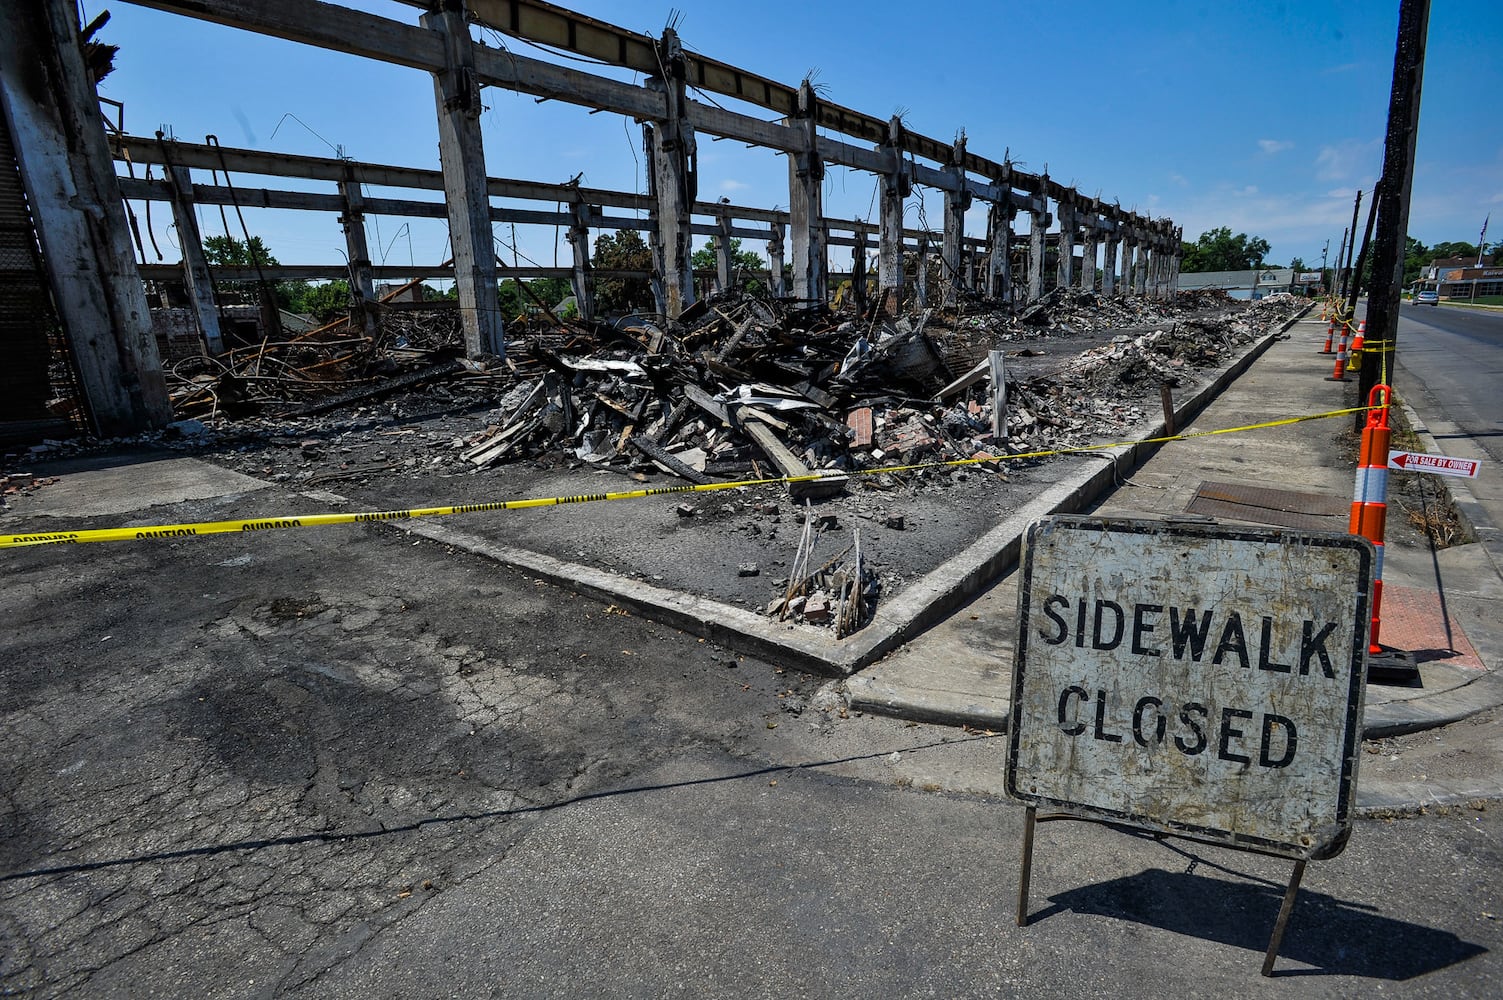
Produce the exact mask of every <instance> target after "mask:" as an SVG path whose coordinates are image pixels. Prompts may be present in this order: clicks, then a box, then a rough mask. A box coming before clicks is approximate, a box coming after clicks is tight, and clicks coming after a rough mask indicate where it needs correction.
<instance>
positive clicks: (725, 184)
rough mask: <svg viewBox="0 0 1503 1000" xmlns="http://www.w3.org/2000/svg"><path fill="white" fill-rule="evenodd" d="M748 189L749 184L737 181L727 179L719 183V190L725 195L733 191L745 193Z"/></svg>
mask: <svg viewBox="0 0 1503 1000" xmlns="http://www.w3.org/2000/svg"><path fill="white" fill-rule="evenodd" d="M749 187H751V185H750V184H746V183H743V182H741V181H738V180H732V179H731V178H729V177H727V178H726V179H725V180H723V181H721V182H720V190H722V191H724V192H726V193H727V194H730V193H731V192H734V191H745V190H746V189H747V188H749Z"/></svg>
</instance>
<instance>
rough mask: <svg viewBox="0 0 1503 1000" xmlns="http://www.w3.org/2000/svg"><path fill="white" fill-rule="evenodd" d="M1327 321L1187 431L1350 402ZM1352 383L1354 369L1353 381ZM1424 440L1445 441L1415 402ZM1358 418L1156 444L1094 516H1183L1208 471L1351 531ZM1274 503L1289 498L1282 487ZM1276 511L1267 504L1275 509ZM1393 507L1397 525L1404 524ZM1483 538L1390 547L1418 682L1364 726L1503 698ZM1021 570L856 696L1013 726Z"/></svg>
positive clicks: (1252, 509) (1501, 614)
mask: <svg viewBox="0 0 1503 1000" xmlns="http://www.w3.org/2000/svg"><path fill="white" fill-rule="evenodd" d="M1324 329H1325V325H1324V324H1323V323H1321V322H1320V321H1319V319H1318V318H1316V317H1315V316H1307V317H1306V318H1305V319H1303V320H1301V321H1300V322H1298V323H1296V324H1295V325H1294V326H1293V327H1291V328H1290V330H1289V332H1288V336H1287V337H1286V338H1284V339H1280V340H1278V341H1276V342H1274V343H1273V344H1272V345H1270V346H1269V348H1268V349H1267V350H1266V352H1265V353H1264V354H1263V355H1262V356H1261V357H1259V358H1258V359H1257V360H1256V361H1255V362H1254V363H1253V364H1252V365H1251V367H1250V368H1248V370H1247V371H1246V373H1245V374H1243V375H1242V376H1241V377H1240V378H1238V379H1237V380H1236V381H1235V382H1233V383H1232V384H1231V385H1229V386H1228V387H1226V388H1225V389H1224V390H1223V391H1222V392H1221V394H1220V395H1219V396H1218V397H1217V398H1216V400H1215V401H1214V402H1212V403H1211V404H1210V405H1209V406H1208V407H1206V409H1204V410H1203V411H1202V412H1201V413H1200V414H1199V415H1198V416H1197V417H1196V418H1195V420H1194V421H1193V422H1192V423H1191V424H1190V425H1189V426H1187V427H1184V428H1182V430H1183V431H1186V432H1196V431H1208V430H1214V429H1220V428H1227V427H1237V426H1243V425H1248V424H1253V423H1258V422H1260V421H1264V420H1274V419H1279V418H1284V417H1292V416H1299V415H1306V414H1316V413H1322V412H1326V411H1330V410H1334V409H1340V408H1342V407H1345V406H1350V405H1353V400H1354V397H1355V389H1354V387H1353V386H1352V385H1351V384H1347V385H1340V384H1337V383H1333V382H1329V381H1326V380H1325V379H1324V377H1323V376H1324V375H1326V374H1328V373H1329V370H1330V367H1331V363H1330V361H1329V360H1328V359H1327V358H1323V357H1317V356H1316V352H1317V351H1318V349H1319V347H1320V346H1321V344H1322V342H1323V340H1324ZM1353 381H1355V379H1354V380H1353ZM1409 416H1410V420H1411V422H1412V423H1414V424H1415V426H1416V430H1417V431H1418V432H1419V434H1420V437H1421V440H1422V442H1423V444H1424V449H1425V450H1426V451H1429V452H1438V451H1440V450H1441V449H1440V448H1439V447H1438V446H1437V445H1436V443H1435V441H1434V439H1433V438H1430V437H1429V436H1428V434H1427V433H1426V432H1425V431H1424V429H1423V425H1422V424H1420V423H1419V422H1418V418H1417V417H1416V416H1415V415H1413V414H1412V413H1411V414H1409ZM1351 427H1352V418H1350V417H1336V418H1331V419H1326V420H1311V421H1306V422H1303V423H1297V424H1293V425H1289V426H1283V427H1275V428H1268V429H1263V430H1257V431H1248V432H1242V433H1236V434H1224V435H1214V436H1209V437H1201V438H1195V439H1192V440H1189V441H1183V442H1175V443H1173V444H1170V445H1167V446H1164V447H1162V448H1160V449H1159V450H1158V451H1157V452H1156V453H1155V454H1153V455H1152V456H1151V457H1150V458H1148V460H1147V461H1145V462H1143V463H1142V465H1141V466H1140V467H1139V468H1138V469H1137V470H1136V471H1135V472H1133V473H1132V475H1131V477H1130V478H1129V479H1128V480H1126V481H1125V482H1122V483H1121V484H1120V485H1119V486H1118V487H1117V488H1115V489H1109V490H1108V491H1107V492H1106V493H1105V494H1104V497H1103V498H1102V499H1101V500H1100V501H1099V503H1098V506H1097V507H1096V508H1095V509H1094V511H1093V513H1095V514H1099V515H1101V516H1114V517H1139V518H1144V517H1146V518H1163V517H1174V516H1185V515H1186V508H1187V506H1188V505H1189V504H1190V502H1191V501H1192V500H1193V499H1194V498H1195V496H1196V492H1197V490H1198V489H1200V488H1201V487H1202V484H1205V483H1214V484H1219V485H1222V486H1224V487H1227V489H1223V490H1220V491H1217V490H1215V489H1214V488H1213V489H1212V491H1213V492H1222V493H1226V494H1228V495H1238V496H1250V497H1251V502H1250V503H1249V504H1248V506H1246V508H1245V509H1246V512H1247V513H1246V517H1245V518H1243V519H1239V518H1237V517H1234V516H1227V513H1226V510H1227V508H1226V507H1225V506H1224V505H1223V507H1222V509H1221V510H1220V511H1218V513H1217V514H1216V517H1217V519H1218V521H1222V522H1226V523H1250V524H1264V525H1266V524H1268V523H1270V522H1269V521H1268V520H1261V521H1260V520H1258V519H1257V518H1258V517H1259V514H1260V511H1259V510H1258V508H1257V507H1256V506H1255V504H1256V503H1257V502H1258V500H1259V494H1257V493H1256V492H1253V493H1249V491H1250V490H1259V489H1262V490H1280V491H1294V492H1297V493H1300V494H1307V495H1309V496H1308V497H1306V498H1305V499H1306V501H1307V502H1306V503H1305V505H1304V506H1303V507H1302V511H1303V512H1304V513H1305V514H1306V515H1307V516H1308V517H1309V518H1310V519H1311V520H1310V523H1309V525H1308V526H1310V527H1319V528H1321V529H1324V530H1331V531H1345V530H1346V529H1347V517H1348V510H1349V506H1350V503H1351V493H1352V474H1353V473H1352V460H1351V457H1350V454H1349V453H1348V452H1346V451H1345V450H1344V448H1343V443H1342V441H1343V438H1344V436H1346V435H1347V434H1348V432H1349V430H1350V428H1351ZM1446 485H1447V486H1448V487H1453V488H1455V490H1456V492H1457V493H1458V496H1457V501H1458V503H1457V506H1458V509H1460V510H1461V511H1462V512H1463V514H1464V516H1466V517H1467V518H1469V519H1471V520H1473V521H1474V522H1475V521H1477V520H1478V519H1480V518H1485V517H1486V515H1485V513H1483V512H1482V510H1481V508H1480V507H1479V506H1478V505H1477V504H1475V503H1472V502H1469V500H1470V497H1469V494H1468V493H1467V491H1466V489H1465V487H1464V485H1462V483H1461V481H1459V480H1449V481H1447V483H1446ZM1270 502H1272V503H1277V498H1274V499H1273V500H1272V501H1270ZM1263 513H1266V512H1263ZM1393 522H1394V517H1393V516H1390V518H1389V523H1390V524H1393ZM1474 527H1475V528H1476V529H1477V534H1478V535H1479V536H1480V537H1482V538H1483V539H1484V540H1485V541H1484V543H1480V544H1472V545H1464V546H1458V547H1454V548H1451V549H1444V550H1439V551H1434V550H1431V549H1429V548H1428V547H1425V548H1419V547H1414V548H1405V547H1401V546H1398V545H1392V544H1390V545H1388V546H1385V549H1386V553H1385V558H1386V561H1385V563H1384V570H1383V579H1384V593H1383V603H1382V609H1381V615H1382V627H1381V630H1380V639H1381V641H1382V643H1383V644H1384V645H1385V646H1389V647H1392V648H1394V649H1398V650H1403V651H1405V652H1407V653H1409V654H1410V655H1411V656H1412V657H1413V658H1414V659H1415V660H1416V661H1417V662H1418V666H1419V675H1420V676H1419V680H1418V681H1417V682H1412V683H1409V684H1403V685H1399V684H1383V683H1377V682H1373V683H1370V684H1369V687H1368V695H1367V710H1366V718H1365V722H1366V732H1365V735H1366V736H1367V737H1368V738H1375V737H1381V736H1391V735H1397V734H1402V733H1407V732H1414V731H1417V730H1421V729H1426V728H1431V727H1434V726H1440V725H1445V724H1446V723H1449V722H1454V721H1457V720H1459V719H1462V718H1465V717H1467V716H1470V715H1473V714H1475V713H1477V712H1479V711H1483V710H1485V709H1488V708H1491V707H1494V706H1496V705H1498V704H1500V703H1503V678H1500V677H1499V676H1498V675H1497V674H1496V673H1494V672H1493V671H1492V670H1489V669H1488V668H1489V666H1491V667H1496V666H1497V665H1498V664H1500V663H1503V580H1500V577H1499V572H1498V569H1497V567H1498V565H1500V564H1503V561H1500V560H1498V558H1497V553H1496V552H1490V551H1489V550H1490V549H1492V548H1495V547H1496V545H1495V539H1496V534H1497V533H1496V532H1495V531H1494V530H1492V526H1491V525H1488V524H1486V523H1474ZM1016 577H1017V574H1016V571H1014V572H1011V573H1008V574H1007V575H1006V576H1004V577H1002V578H1001V579H999V580H997V581H996V582H995V583H993V584H992V585H991V586H989V587H988V588H986V589H985V590H983V591H982V592H981V593H980V594H978V595H977V596H976V598H975V599H973V600H972V601H971V602H970V603H969V604H967V605H965V606H964V607H961V608H960V609H959V610H957V611H956V612H954V613H953V614H951V615H950V616H949V617H948V618H946V619H945V620H944V621H943V622H941V623H940V624H938V625H936V626H935V627H933V628H931V629H930V630H928V631H927V632H925V633H924V634H923V635H921V636H919V637H918V638H916V639H915V640H913V641H911V642H909V643H908V644H907V645H906V646H904V647H902V648H901V649H899V650H897V651H896V652H894V653H892V654H890V655H889V656H887V657H886V658H885V659H883V660H881V661H879V662H877V663H875V664H873V665H872V666H870V667H867V668H866V669H864V670H863V671H862V672H861V673H859V674H857V675H855V676H853V677H851V678H849V679H847V680H846V681H845V682H844V684H845V689H846V693H847V695H848V696H849V698H850V699H851V702H852V705H853V707H856V708H860V709H864V710H867V711H874V712H880V713H885V714H892V715H898V716H903V717H907V718H912V719H918V720H923V721H930V722H943V723H950V724H962V723H964V724H970V725H973V726H977V727H980V728H987V729H993V730H1001V729H1004V728H1005V727H1006V724H1007V715H1008V711H1009V708H1010V704H1009V686H1010V680H1011V670H1012V654H1013V641H1014V637H1015V635H1016V632H1017V580H1016Z"/></svg>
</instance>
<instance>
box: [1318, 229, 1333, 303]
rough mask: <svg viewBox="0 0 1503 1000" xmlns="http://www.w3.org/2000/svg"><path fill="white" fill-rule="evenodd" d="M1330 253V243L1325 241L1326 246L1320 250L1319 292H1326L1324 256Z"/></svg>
mask: <svg viewBox="0 0 1503 1000" xmlns="http://www.w3.org/2000/svg"><path fill="white" fill-rule="evenodd" d="M1330 252H1331V241H1330V240H1326V245H1325V246H1323V247H1321V248H1320V290H1321V291H1322V292H1325V291H1327V290H1328V289H1327V288H1326V255H1327V254H1329V253H1330Z"/></svg>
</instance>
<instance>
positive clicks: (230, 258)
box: [204, 236, 279, 267]
mask: <svg viewBox="0 0 1503 1000" xmlns="http://www.w3.org/2000/svg"><path fill="white" fill-rule="evenodd" d="M204 257H205V258H207V259H208V261H209V263H210V264H211V265H220V266H223V267H255V266H256V265H257V264H260V265H261V266H262V267H274V266H276V264H277V263H279V262H278V261H277V258H276V257H275V256H274V255H273V254H272V252H271V251H270V250H268V249H267V248H266V244H264V243H262V242H261V237H259V236H252V237H251V238H250V243H248V244H247V243H246V242H245V241H244V240H237V239H235V237H233V236H210V237H208V238H207V239H205V240H204Z"/></svg>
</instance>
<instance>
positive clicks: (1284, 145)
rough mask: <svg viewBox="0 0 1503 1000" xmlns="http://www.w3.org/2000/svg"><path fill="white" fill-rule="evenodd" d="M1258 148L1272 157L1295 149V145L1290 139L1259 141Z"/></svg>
mask: <svg viewBox="0 0 1503 1000" xmlns="http://www.w3.org/2000/svg"><path fill="white" fill-rule="evenodd" d="M1258 148H1259V149H1261V150H1262V151H1263V152H1265V153H1267V154H1268V155H1269V156H1272V155H1273V154H1274V153H1282V152H1283V151H1284V150H1286V149H1293V148H1294V143H1293V142H1292V141H1290V140H1288V139H1259V140H1258Z"/></svg>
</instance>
